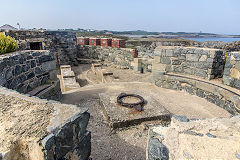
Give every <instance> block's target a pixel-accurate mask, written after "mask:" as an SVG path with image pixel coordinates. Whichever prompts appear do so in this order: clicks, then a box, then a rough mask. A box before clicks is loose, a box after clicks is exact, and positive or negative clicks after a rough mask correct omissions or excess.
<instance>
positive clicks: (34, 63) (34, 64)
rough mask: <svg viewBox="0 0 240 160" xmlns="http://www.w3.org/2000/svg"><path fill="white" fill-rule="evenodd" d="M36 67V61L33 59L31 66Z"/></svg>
mask: <svg viewBox="0 0 240 160" xmlns="http://www.w3.org/2000/svg"><path fill="white" fill-rule="evenodd" d="M34 67H36V61H35V60H31V68H34Z"/></svg>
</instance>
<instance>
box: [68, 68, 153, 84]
mask: <svg viewBox="0 0 240 160" xmlns="http://www.w3.org/2000/svg"><path fill="white" fill-rule="evenodd" d="M103 69H105V70H107V71H110V72H112V73H113V75H112V76H106V77H105V79H106V80H107V82H108V83H112V82H148V81H149V79H150V77H151V76H150V75H151V73H150V72H146V73H144V74H141V73H136V72H135V71H133V70H131V69H119V68H115V67H112V66H103ZM72 70H73V71H74V73H75V76H76V80H77V82H78V83H79V84H80V86H81V87H84V86H87V85H90V84H99V83H100V82H99V81H98V80H97V78H96V75H95V74H94V73H93V72H92V71H91V65H90V64H82V65H81V66H76V67H72ZM88 80H89V81H91V82H88Z"/></svg>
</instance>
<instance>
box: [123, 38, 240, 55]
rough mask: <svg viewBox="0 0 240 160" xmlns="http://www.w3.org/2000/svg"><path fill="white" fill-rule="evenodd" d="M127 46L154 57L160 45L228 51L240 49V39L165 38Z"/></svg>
mask: <svg viewBox="0 0 240 160" xmlns="http://www.w3.org/2000/svg"><path fill="white" fill-rule="evenodd" d="M127 46H129V47H136V48H137V50H138V53H139V56H140V57H153V56H154V49H155V48H156V47H159V46H184V47H190V46H192V47H202V48H214V49H223V50H226V51H240V41H234V42H231V43H227V42H221V41H206V42H197V41H191V40H178V41H174V40H171V39H170V40H163V41H127Z"/></svg>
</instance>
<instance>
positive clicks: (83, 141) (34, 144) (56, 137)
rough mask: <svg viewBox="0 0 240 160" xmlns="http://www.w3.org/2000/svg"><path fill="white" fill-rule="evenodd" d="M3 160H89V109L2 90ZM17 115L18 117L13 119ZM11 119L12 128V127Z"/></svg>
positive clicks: (0, 138)
mask: <svg viewBox="0 0 240 160" xmlns="http://www.w3.org/2000/svg"><path fill="white" fill-rule="evenodd" d="M0 99H1V101H0V106H1V108H0V124H1V127H4V129H2V131H1V132H0V144H1V145H0V159H2V158H3V159H4V160H5V159H6V160H10V159H11V160H12V159H24V160H32V159H37V160H53V159H56V160H57V159H83V160H85V159H88V158H89V156H90V153H91V133H90V132H89V131H87V130H86V128H87V125H88V121H89V118H90V114H89V113H88V112H87V109H86V108H79V107H77V106H75V105H67V104H61V103H59V102H56V101H47V100H42V99H39V98H35V97H28V96H27V95H23V94H19V93H18V92H16V91H12V90H9V89H6V88H4V87H0ZM13 115H14V116H13ZM9 119H11V125H9Z"/></svg>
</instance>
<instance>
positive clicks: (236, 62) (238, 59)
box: [223, 52, 240, 89]
mask: <svg viewBox="0 0 240 160" xmlns="http://www.w3.org/2000/svg"><path fill="white" fill-rule="evenodd" d="M223 84H226V85H229V86H231V87H235V88H237V89H240V52H230V53H229V55H228V57H227V60H226V64H225V69H224V75H223Z"/></svg>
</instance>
